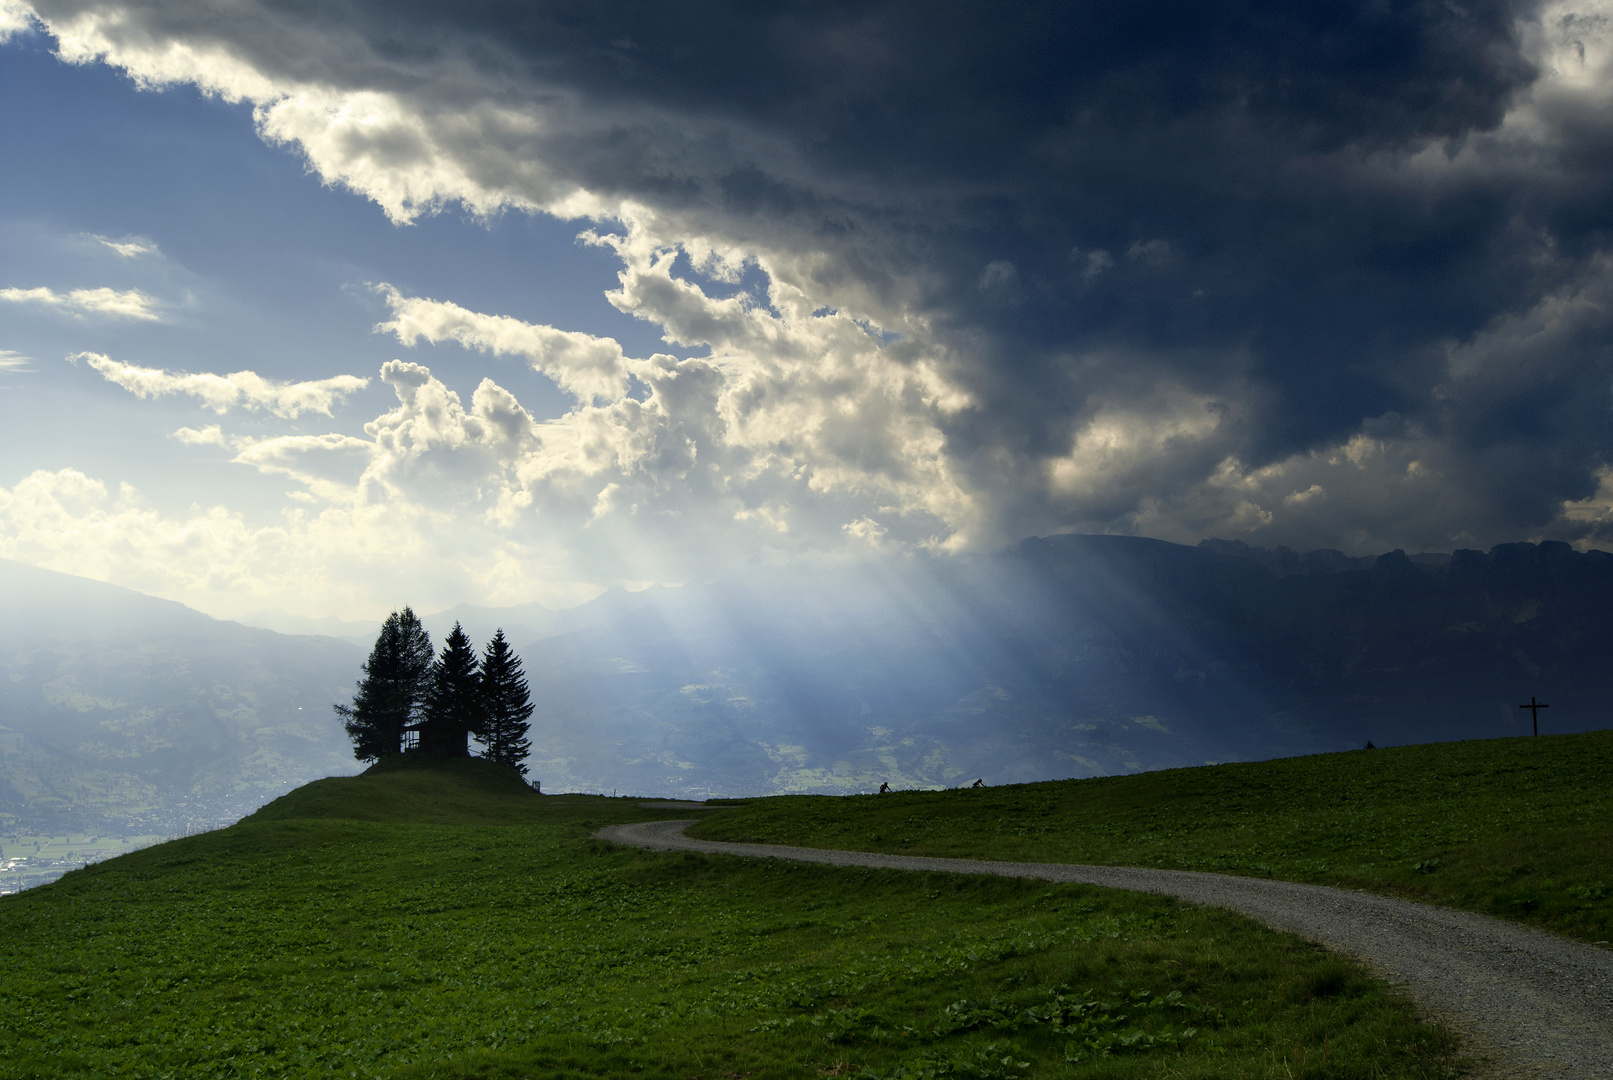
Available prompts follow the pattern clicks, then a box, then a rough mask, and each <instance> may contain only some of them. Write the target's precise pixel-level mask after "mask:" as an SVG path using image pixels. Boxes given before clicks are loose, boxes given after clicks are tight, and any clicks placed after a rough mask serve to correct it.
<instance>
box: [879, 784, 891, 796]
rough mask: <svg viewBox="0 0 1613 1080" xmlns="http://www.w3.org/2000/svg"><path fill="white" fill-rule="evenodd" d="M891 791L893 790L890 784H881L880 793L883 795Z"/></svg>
mask: <svg viewBox="0 0 1613 1080" xmlns="http://www.w3.org/2000/svg"><path fill="white" fill-rule="evenodd" d="M890 789H891V786H890V785H889V784H880V785H879V793H880V794H881V795H883V794H885V792H887V791H889V790H890Z"/></svg>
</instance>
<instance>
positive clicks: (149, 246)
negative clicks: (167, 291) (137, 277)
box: [84, 233, 161, 259]
mask: <svg viewBox="0 0 1613 1080" xmlns="http://www.w3.org/2000/svg"><path fill="white" fill-rule="evenodd" d="M84 239H86V240H90V241H93V242H95V243H97V244H100V245H101V246H102V247H104V248H106V249H107V250H108V251H110V252H112V253H113V254H114V255H117V256H118V257H120V258H124V259H138V258H140V257H141V256H142V255H158V254H161V251H160V249H159V248H158V247H157V245H156V244H155V243H153V242H152V241H150V240H147V239H145V238H144V237H139V236H125V237H124V238H123V239H121V240H114V239H112V238H111V237H109V236H100V235H97V234H96V233H85V234H84Z"/></svg>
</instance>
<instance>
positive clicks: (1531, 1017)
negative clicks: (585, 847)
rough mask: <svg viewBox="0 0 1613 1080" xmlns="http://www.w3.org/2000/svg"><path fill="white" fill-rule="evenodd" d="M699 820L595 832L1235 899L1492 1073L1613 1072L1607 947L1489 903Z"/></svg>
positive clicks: (1551, 1078)
mask: <svg viewBox="0 0 1613 1080" xmlns="http://www.w3.org/2000/svg"><path fill="white" fill-rule="evenodd" d="M692 824H694V822H693V820H687V821H649V822H643V823H640V824H637V825H613V826H611V827H609V828H606V829H601V830H600V831H599V832H598V833H597V834H596V835H597V836H598V837H599V838H600V839H603V840H611V841H614V842H616V843H619V844H630V845H632V846H634V847H643V848H651V849H655V850H661V851H669V850H684V851H703V852H706V853H708V854H722V855H750V856H757V857H764V858H774V859H792V860H795V861H798V862H815V863H828V864H829V865H831V866H872V867H886V868H889V869H895V870H931V871H943V872H948V873H957V874H998V875H1001V876H1003V877H1024V878H1042V879H1045V880H1047V881H1069V882H1076V883H1079V884H1083V885H1107V886H1109V887H1111V888H1116V889H1130V890H1132V891H1135V892H1149V893H1162V894H1164V895H1166V896H1174V897H1176V898H1177V899H1178V900H1186V901H1188V902H1190V903H1195V904H1213V905H1215V906H1217V907H1224V908H1231V909H1232V910H1233V911H1237V912H1241V913H1242V914H1244V915H1248V916H1250V917H1251V918H1254V919H1256V920H1257V921H1259V922H1262V923H1264V924H1265V925H1267V926H1269V927H1272V928H1273V929H1276V930H1286V931H1288V932H1290V933H1294V934H1298V935H1300V936H1301V937H1305V938H1309V939H1310V940H1312V941H1316V942H1320V943H1321V944H1323V945H1326V946H1328V947H1329V948H1333V949H1338V950H1339V951H1340V952H1344V953H1348V954H1350V955H1351V956H1354V957H1357V958H1359V959H1361V960H1363V961H1365V962H1366V964H1367V965H1368V966H1369V967H1371V968H1372V969H1373V970H1375V971H1376V972H1377V973H1378V974H1379V975H1382V976H1383V977H1384V978H1386V979H1388V980H1389V981H1390V982H1391V983H1394V984H1395V985H1397V986H1399V987H1401V988H1402V989H1404V990H1405V991H1406V992H1407V993H1408V994H1410V995H1411V997H1412V998H1413V999H1414V1000H1415V1001H1417V1003H1418V1004H1419V1005H1421V1006H1422V1007H1423V1008H1424V1009H1426V1010H1427V1012H1428V1013H1429V1015H1430V1016H1431V1017H1432V1018H1434V1019H1436V1020H1438V1021H1440V1022H1442V1023H1444V1024H1447V1025H1449V1026H1450V1027H1452V1028H1454V1029H1456V1030H1457V1031H1460V1032H1462V1033H1463V1034H1464V1035H1466V1036H1467V1037H1468V1039H1469V1041H1470V1043H1471V1046H1472V1048H1473V1049H1474V1050H1476V1051H1477V1052H1479V1053H1481V1054H1484V1055H1486V1056H1488V1057H1489V1058H1491V1059H1492V1067H1490V1068H1488V1069H1487V1070H1486V1071H1485V1073H1484V1075H1485V1076H1487V1077H1496V1078H1509V1080H1510V1078H1512V1077H1530V1078H1534V1080H1559V1078H1561V1080H1568V1078H1574V1080H1580V1078H1592V1080H1613V952H1609V951H1608V950H1605V949H1601V948H1598V947H1596V946H1594V945H1583V944H1580V943H1578V942H1574V941H1569V940H1567V939H1566V938H1559V937H1555V936H1553V935H1551V934H1546V933H1543V932H1541V931H1539V930H1531V929H1529V928H1528V927H1525V926H1518V925H1515V924H1513V923H1507V922H1502V921H1500V920H1498V919H1492V918H1488V917H1487V916H1484V915H1472V914H1469V913H1467V912H1462V911H1451V910H1449V909H1446V908H1438V907H1430V906H1428V905H1426V904H1414V903H1411V902H1409V901H1406V900H1391V899H1389V898H1388V897H1383V896H1374V895H1373V894H1371V893H1362V892H1351V891H1349V890H1347V889H1335V888H1329V887H1327V886H1322V885H1296V884H1294V883H1292V882H1287V881H1267V880H1264V879H1260V878H1243V877H1231V876H1228V875H1225V874H1198V873H1190V872H1187V871H1181V870H1146V869H1140V868H1132V867H1111V866H1071V865H1066V864H1063V863H1015V862H984V861H980V860H975V859H930V858H921V857H918V856H912V855H877V854H873V853H870V852H864V851H827V850H821V849H818V848H801V847H786V846H784V845H782V844H729V843H721V842H718V841H712V840H693V839H690V838H689V837H686V836H684V835H683V830H684V829H685V828H687V827H688V826H690V825H692Z"/></svg>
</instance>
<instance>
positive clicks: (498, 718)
mask: <svg viewBox="0 0 1613 1080" xmlns="http://www.w3.org/2000/svg"><path fill="white" fill-rule="evenodd" d="M336 712H337V715H339V716H340V717H341V718H342V722H343V726H344V727H345V728H346V729H347V734H348V736H349V737H350V738H351V739H352V740H353V756H354V757H356V758H358V759H359V760H360V761H379V760H380V759H382V758H383V757H386V756H388V755H390V754H400V753H402V752H403V749H404V745H405V742H406V740H405V734H406V732H411V731H412V732H414V733H415V734H416V736H417V739H418V748H419V749H420V750H421V751H422V752H426V753H435V754H440V755H442V756H445V757H465V756H467V755H469V753H470V743H469V740H470V739H471V738H474V739H476V741H477V742H479V743H481V744H482V747H483V750H482V754H481V756H482V757H484V758H486V759H488V760H489V761H494V762H497V763H498V764H500V765H508V766H510V767H511V768H513V769H515V770H516V771H518V772H520V773H521V774H522V775H525V774H526V765H525V764H523V760H524V759H525V758H526V756H527V753H528V751H529V749H530V744H529V743H528V741H527V738H526V732H527V721H528V719H529V718H530V717H531V716H532V701H531V698H530V695H529V693H528V689H527V681H526V676H525V675H524V674H523V673H522V671H521V658H520V657H519V656H517V655H515V652H514V650H512V649H511V648H510V644H509V642H508V641H506V640H505V639H504V631H503V630H500V631H499V632H498V633H497V634H495V635H493V640H492V641H490V642H488V644H487V650H486V651H485V652H484V653H483V654H482V656H481V657H480V659H478V658H477V656H476V650H475V647H474V646H472V645H471V643H470V638H468V637H467V636H466V635H465V631H464V630H463V629H462V628H461V627H460V625H459V624H458V623H457V622H456V623H454V628H453V629H452V630H450V631H449V632H448V637H447V638H446V640H445V641H444V642H443V648H442V653H441V655H438V656H435V657H434V656H433V653H432V646H431V635H430V634H428V633H427V632H426V628H425V627H424V626H421V625H420V620H419V619H418V618H416V617H415V613H414V612H413V611H411V610H410V609H409V608H404V609H403V610H402V611H394V612H393V613H392V614H391V615H390V616H388V617H387V620H386V622H385V623H384V624H382V626H381V634H380V636H379V637H377V638H376V639H375V648H374V650H372V651H371V653H370V658H369V659H368V660H367V661H365V663H364V678H362V679H360V680H359V683H358V693H357V694H355V695H354V697H353V703H352V704H351V705H337V706H336Z"/></svg>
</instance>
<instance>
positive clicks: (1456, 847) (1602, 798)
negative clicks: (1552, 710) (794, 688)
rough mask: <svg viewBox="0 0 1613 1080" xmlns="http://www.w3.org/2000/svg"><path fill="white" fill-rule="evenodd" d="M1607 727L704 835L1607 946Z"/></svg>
mask: <svg viewBox="0 0 1613 1080" xmlns="http://www.w3.org/2000/svg"><path fill="white" fill-rule="evenodd" d="M1610 781H1613V731H1600V732H1593V733H1590V734H1585V735H1559V736H1541V737H1540V738H1533V737H1528V738H1521V739H1494V740H1486V741H1473V742H1459V743H1438V744H1432V745H1424V746H1404V747H1397V748H1394V749H1385V750H1373V751H1355V752H1351V753H1345V754H1319V755H1315V756H1312V757H1300V758H1287V759H1284V760H1279V761H1263V762H1255V763H1247V764H1236V765H1217V766H1210V767H1203V768H1195V769H1174V770H1170V771H1165V772H1155V773H1142V774H1138V775H1133V776H1117V777H1106V778H1103V779H1095V780H1070V781H1063V782H1056V783H1045V784H1022V785H1015V786H1011V787H1002V788H989V789H983V790H955V791H938V792H901V793H894V794H888V795H883V796H859V797H853V798H849V799H826V798H813V797H794V798H778V799H767V800H760V801H757V802H754V803H752V804H750V805H749V806H747V807H744V808H741V809H737V810H734V811H731V812H728V813H724V814H723V815H722V816H721V817H719V818H716V819H713V820H711V821H709V822H706V823H704V824H702V825H701V826H699V827H698V828H696V829H694V830H692V832H691V835H697V836H702V837H705V838H707V839H713V840H749V841H755V842H762V843H786V844H802V845H806V846H811V847H840V848H853V849H856V850H861V851H892V852H899V853H902V854H908V855H942V856H979V857H990V858H1000V859H1022V860H1027V861H1032V862H1037V861H1040V862H1073V863H1097V864H1102V865H1112V866H1113V865H1129V866H1159V867H1166V868H1171V869H1180V870H1209V871H1217V872H1221V873H1230V874H1247V875H1254V876H1261V877H1278V878H1285V879H1288V880H1291V881H1311V882H1322V883H1326V884H1337V885H1346V886H1351V887H1354V888H1361V889H1369V890H1372V891H1374V892H1382V893H1391V894H1395V895H1400V896H1407V897H1411V898H1414V899H1421V900H1431V901H1435V902H1438V903H1442V904H1448V905H1451V906H1454V907H1461V908H1466V909H1468V910H1473V911H1481V912H1486V913H1489V914H1494V915H1500V916H1503V917H1505V918H1512V919H1520V920H1523V921H1526V922H1530V923H1534V924H1536V925H1540V926H1544V927H1547V928H1549V929H1552V930H1556V931H1559V932H1561V933H1565V934H1569V935H1572V936H1575V937H1579V938H1581V939H1584V940H1587V941H1606V940H1608V939H1613V782H1610Z"/></svg>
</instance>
